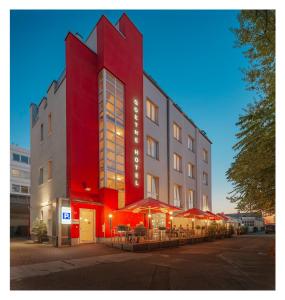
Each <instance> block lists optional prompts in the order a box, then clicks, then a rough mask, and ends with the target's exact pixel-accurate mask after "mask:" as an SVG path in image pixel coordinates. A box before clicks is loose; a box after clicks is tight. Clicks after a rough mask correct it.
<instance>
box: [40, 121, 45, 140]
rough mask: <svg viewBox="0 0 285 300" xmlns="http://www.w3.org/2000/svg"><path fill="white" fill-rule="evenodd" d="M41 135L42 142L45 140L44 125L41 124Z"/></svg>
mask: <svg viewBox="0 0 285 300" xmlns="http://www.w3.org/2000/svg"><path fill="white" fill-rule="evenodd" d="M40 135H41V141H43V140H44V124H41V132H40Z"/></svg>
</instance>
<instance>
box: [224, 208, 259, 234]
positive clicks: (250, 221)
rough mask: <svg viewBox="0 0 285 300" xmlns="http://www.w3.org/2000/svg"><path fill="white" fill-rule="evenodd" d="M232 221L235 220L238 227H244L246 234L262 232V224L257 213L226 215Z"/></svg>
mask: <svg viewBox="0 0 285 300" xmlns="http://www.w3.org/2000/svg"><path fill="white" fill-rule="evenodd" d="M226 216H227V217H230V218H231V219H233V220H236V221H237V222H238V223H239V224H240V226H246V227H247V228H248V232H257V231H263V230H264V222H263V218H262V215H260V214H257V213H236V214H226Z"/></svg>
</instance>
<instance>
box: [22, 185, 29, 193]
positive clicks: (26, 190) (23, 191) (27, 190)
mask: <svg viewBox="0 0 285 300" xmlns="http://www.w3.org/2000/svg"><path fill="white" fill-rule="evenodd" d="M21 193H23V194H29V187H28V186H25V185H21Z"/></svg>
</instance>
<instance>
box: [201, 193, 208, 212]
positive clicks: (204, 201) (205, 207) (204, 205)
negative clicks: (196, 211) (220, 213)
mask: <svg viewBox="0 0 285 300" xmlns="http://www.w3.org/2000/svg"><path fill="white" fill-rule="evenodd" d="M202 209H203V210H209V206H208V196H207V195H203V197H202Z"/></svg>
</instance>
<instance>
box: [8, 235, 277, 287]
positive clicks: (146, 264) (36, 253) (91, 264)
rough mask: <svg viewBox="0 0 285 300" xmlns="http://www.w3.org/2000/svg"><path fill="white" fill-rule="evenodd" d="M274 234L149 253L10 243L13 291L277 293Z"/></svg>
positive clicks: (18, 242)
mask: <svg viewBox="0 0 285 300" xmlns="http://www.w3.org/2000/svg"><path fill="white" fill-rule="evenodd" d="M274 246H275V235H265V234H249V235H242V236H238V237H236V236H234V237H232V238H230V239H223V240H217V241H214V242H207V243H201V244H195V245H186V246H181V247H179V248H169V249H164V250H157V251H153V252H145V253H130V252H123V251H121V250H118V249H114V248H108V247H106V246H104V245H102V244H92V245H82V246H78V247H72V248H60V249H58V248H53V247H51V246H49V245H34V244H27V242H23V241H16V242H12V243H11V290H274V289H275V253H274V249H275V247H274Z"/></svg>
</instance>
